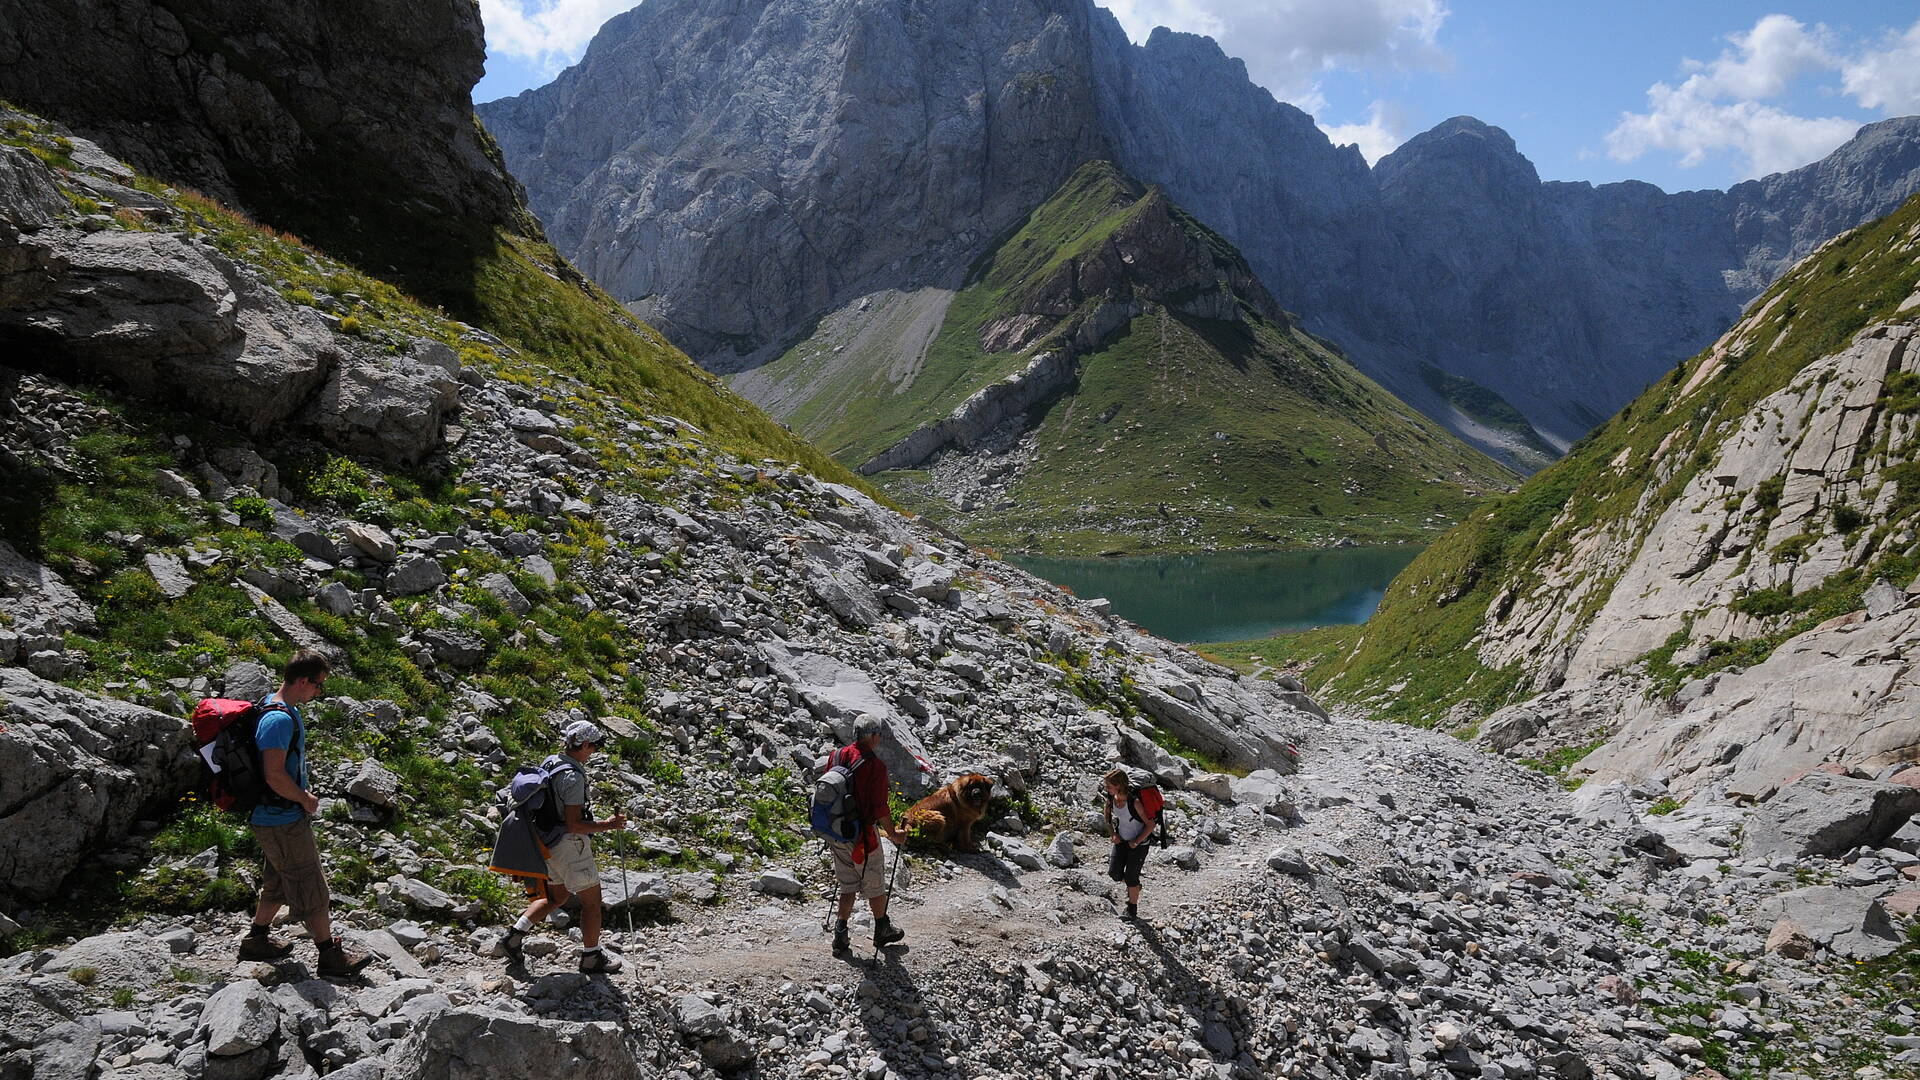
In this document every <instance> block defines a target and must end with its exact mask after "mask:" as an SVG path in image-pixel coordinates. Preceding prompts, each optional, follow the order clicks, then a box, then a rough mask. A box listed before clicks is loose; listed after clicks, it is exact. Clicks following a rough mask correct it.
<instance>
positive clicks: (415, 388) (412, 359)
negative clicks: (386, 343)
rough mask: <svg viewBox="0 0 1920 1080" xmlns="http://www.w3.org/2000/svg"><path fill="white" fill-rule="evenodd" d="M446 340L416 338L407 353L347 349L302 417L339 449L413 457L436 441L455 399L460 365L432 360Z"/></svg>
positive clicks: (404, 458) (391, 457)
mask: <svg viewBox="0 0 1920 1080" xmlns="http://www.w3.org/2000/svg"><path fill="white" fill-rule="evenodd" d="M445 349H446V346H444V345H440V344H439V343H438V342H429V341H424V340H423V341H421V342H420V343H419V344H418V345H416V347H415V349H414V351H413V353H412V354H410V355H408V356H386V355H361V354H359V353H358V352H355V353H349V354H347V358H346V362H344V363H341V364H340V365H338V366H336V367H335V368H334V369H333V373H332V375H331V376H329V377H328V379H327V382H326V385H324V386H323V387H321V389H320V393H319V395H318V396H317V397H315V398H314V401H313V404H312V405H311V406H310V407H309V408H308V409H307V410H306V412H305V413H303V414H302V417H301V418H302V419H304V420H306V421H307V422H308V423H310V424H311V425H312V426H313V427H314V428H315V429H317V430H318V431H319V432H320V433H321V435H322V437H323V438H325V439H326V441H327V442H328V443H329V444H331V445H333V446H336V447H338V448H340V449H342V450H346V451H349V452H356V453H364V454H371V455H373V456H375V457H381V458H385V459H387V460H389V461H400V462H413V461H418V460H419V459H420V458H422V457H424V456H426V455H427V454H429V453H431V452H432V451H433V450H434V449H435V448H437V447H438V446H439V445H440V432H441V428H442V426H443V425H444V424H445V422H446V418H447V415H448V414H449V413H451V412H452V411H453V409H454V407H455V406H457V405H458V404H459V403H460V381H459V378H458V377H457V376H458V372H459V366H458V363H457V362H456V363H454V364H452V365H451V366H449V365H447V364H445V363H434V362H431V361H430V360H428V359H423V358H434V359H438V358H439V351H438V350H445Z"/></svg>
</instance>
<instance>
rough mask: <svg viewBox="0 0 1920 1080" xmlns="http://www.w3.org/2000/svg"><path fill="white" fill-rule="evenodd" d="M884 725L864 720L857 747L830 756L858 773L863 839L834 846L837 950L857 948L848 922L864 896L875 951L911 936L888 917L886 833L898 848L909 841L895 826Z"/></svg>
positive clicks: (856, 730)
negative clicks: (883, 745) (883, 749)
mask: <svg viewBox="0 0 1920 1080" xmlns="http://www.w3.org/2000/svg"><path fill="white" fill-rule="evenodd" d="M882 726H883V724H882V722H881V720H880V719H879V718H878V717H875V716H862V717H861V718H860V719H859V720H857V721H855V722H854V725H853V742H851V743H849V744H848V745H846V746H843V747H841V748H840V749H838V750H835V751H834V752H833V753H832V754H830V755H828V757H827V767H828V768H832V767H834V766H835V765H841V764H845V765H848V766H852V767H853V769H854V772H853V778H852V784H853V801H854V808H855V810H856V811H857V812H858V813H859V815H860V838H859V839H858V840H855V841H854V842H853V843H850V844H840V843H835V842H832V841H829V842H828V843H827V850H828V852H830V853H831V854H832V856H833V879H834V881H836V882H838V883H839V885H840V909H839V915H838V918H837V919H836V920H835V922H834V924H833V951H834V952H836V953H844V952H846V951H847V950H848V949H850V948H852V945H851V944H850V943H849V942H848V940H847V918H848V917H849V916H851V915H852V914H853V898H854V897H856V896H864V897H866V898H867V906H868V907H870V908H872V909H873V946H874V948H876V949H878V948H883V947H885V946H888V945H891V944H893V943H894V942H896V941H899V940H900V939H901V938H904V937H906V936H907V935H906V932H905V931H904V930H901V929H899V928H898V927H896V926H894V925H893V922H892V920H890V919H888V918H887V856H886V851H885V850H884V849H883V848H881V846H880V834H881V833H883V832H884V833H886V834H887V839H889V840H892V841H893V843H894V846H895V847H898V846H900V845H902V844H905V843H906V840H907V838H906V837H905V836H904V835H902V834H901V832H900V830H899V829H898V828H896V827H895V826H894V824H893V811H892V809H890V808H889V807H888V806H887V766H886V763H885V762H883V761H881V760H880V750H879V746H880V729H881V727H882Z"/></svg>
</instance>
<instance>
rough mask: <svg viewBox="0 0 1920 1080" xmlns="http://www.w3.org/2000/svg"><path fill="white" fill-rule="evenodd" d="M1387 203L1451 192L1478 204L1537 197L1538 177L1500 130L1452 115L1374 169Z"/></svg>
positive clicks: (1380, 162) (1382, 160)
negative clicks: (1451, 190)
mask: <svg viewBox="0 0 1920 1080" xmlns="http://www.w3.org/2000/svg"><path fill="white" fill-rule="evenodd" d="M1373 175H1374V178H1375V179H1376V180H1377V181H1378V182H1379V184H1380V188H1381V191H1382V194H1383V195H1385V196H1386V197H1387V198H1388V199H1393V198H1396V197H1403V196H1405V195H1408V194H1421V193H1432V192H1435V191H1437V190H1439V189H1441V188H1453V189H1455V192H1456V195H1455V196H1454V198H1453V200H1450V201H1459V199H1460V198H1461V196H1465V197H1466V198H1468V199H1473V200H1479V199H1485V198H1487V197H1489V196H1491V197H1492V198H1493V199H1494V200H1495V201H1498V200H1499V199H1501V198H1505V199H1509V200H1511V199H1521V198H1529V197H1534V198H1537V197H1538V193H1539V192H1538V189H1539V186H1540V174H1539V173H1537V172H1535V171H1534V168H1533V162H1531V161H1528V160H1527V159H1526V157H1525V156H1524V155H1522V154H1521V153H1520V148H1519V147H1518V146H1516V145H1514V141H1513V137H1512V136H1511V135H1508V134H1507V133H1506V131H1504V130H1503V129H1501V128H1497V127H1494V126H1493V125H1492V124H1487V123H1483V122H1481V121H1479V120H1476V119H1475V118H1473V117H1471V116H1456V117H1453V118H1451V119H1449V120H1444V121H1441V122H1440V123H1439V124H1436V125H1434V126H1433V127H1432V128H1430V129H1428V130H1426V131H1423V132H1421V133H1420V134H1418V135H1415V136H1414V137H1413V138H1411V139H1408V140H1407V141H1406V142H1405V143H1402V144H1401V145H1400V146H1399V147H1397V148H1396V149H1395V150H1394V151H1393V152H1392V153H1390V154H1388V155H1386V156H1385V157H1383V158H1381V159H1380V160H1379V162H1378V163H1376V164H1375V165H1374V167H1373Z"/></svg>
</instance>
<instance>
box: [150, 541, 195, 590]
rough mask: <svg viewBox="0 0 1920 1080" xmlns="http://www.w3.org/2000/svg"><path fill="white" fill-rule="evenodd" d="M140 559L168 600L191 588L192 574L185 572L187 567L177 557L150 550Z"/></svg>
mask: <svg viewBox="0 0 1920 1080" xmlns="http://www.w3.org/2000/svg"><path fill="white" fill-rule="evenodd" d="M142 561H143V562H144V563H145V564H146V567H147V573H149V574H152V575H153V581H154V584H156V585H158V586H160V592H161V594H162V595H163V596H165V597H166V598H167V599H169V600H178V599H180V598H181V597H183V596H185V595H187V593H188V592H190V591H191V590H192V589H193V576H192V575H190V574H188V573H187V567H186V565H185V564H184V563H182V562H181V561H180V560H179V559H177V558H175V557H174V556H172V555H169V554H167V553H165V552H162V551H150V552H148V553H147V554H146V555H145V556H144V557H143V558H142Z"/></svg>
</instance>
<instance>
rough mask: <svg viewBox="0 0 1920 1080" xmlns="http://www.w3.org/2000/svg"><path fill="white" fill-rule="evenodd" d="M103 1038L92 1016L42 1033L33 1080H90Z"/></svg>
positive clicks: (34, 1060) (96, 1021)
mask: <svg viewBox="0 0 1920 1080" xmlns="http://www.w3.org/2000/svg"><path fill="white" fill-rule="evenodd" d="M100 1035H101V1029H100V1021H99V1020H98V1019H96V1018H94V1017H90V1016H89V1017H85V1018H83V1019H80V1020H76V1021H74V1022H72V1023H69V1024H61V1025H60V1026H58V1027H55V1028H50V1029H48V1030H47V1031H45V1032H42V1033H41V1035H40V1040H39V1044H38V1045H37V1046H35V1047H34V1048H33V1073H32V1075H33V1078H34V1080H90V1078H91V1077H92V1075H93V1059H94V1055H96V1054H98V1053H99V1052H100Z"/></svg>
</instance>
